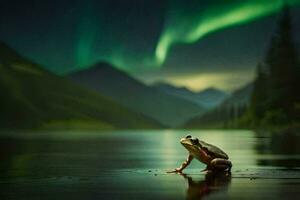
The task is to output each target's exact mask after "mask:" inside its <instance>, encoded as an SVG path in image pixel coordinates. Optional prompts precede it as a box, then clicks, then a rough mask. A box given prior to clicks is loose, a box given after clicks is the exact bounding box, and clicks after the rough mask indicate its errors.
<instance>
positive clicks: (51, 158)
mask: <svg viewBox="0 0 300 200" xmlns="http://www.w3.org/2000/svg"><path fill="white" fill-rule="evenodd" d="M187 134H190V135H193V136H195V137H198V138H199V139H201V140H204V141H206V142H208V143H212V144H214V145H216V146H218V147H220V148H221V149H223V150H224V151H225V152H226V153H227V154H228V155H229V157H230V160H231V161H232V163H233V168H232V174H231V175H228V174H219V175H212V174H205V173H204V172H200V170H202V169H204V168H205V165H204V164H202V163H200V162H198V161H197V160H193V162H192V164H191V165H190V166H189V167H188V168H187V169H186V170H185V171H184V172H185V174H184V175H180V174H167V173H166V171H168V170H171V169H174V168H175V167H178V166H179V165H180V164H181V163H182V162H183V161H184V160H185V158H186V156H187V151H186V150H185V148H184V147H183V146H182V145H181V144H180V143H179V140H180V138H181V137H184V136H186V135H187ZM0 147H1V151H0V162H1V164H0V199H5V200H6V199H43V200H47V199H53V200H54V199H72V200H76V199H85V200H89V199H203V198H205V199H266V198H272V199H291V198H297V196H300V136H299V135H295V134H290V133H286V134H262V133H260V134H258V133H255V132H253V131H249V130H197V131H183V130H153V131H149V130H147V131H145V130H140V131H139V130H134V131H132V130H130V131H129V130H127V131H107V132H100V131H54V132H50V131H49V132H47V131H40V132H37V131H35V132H30V131H26V132H13V131H3V132H2V133H1V134H0Z"/></svg>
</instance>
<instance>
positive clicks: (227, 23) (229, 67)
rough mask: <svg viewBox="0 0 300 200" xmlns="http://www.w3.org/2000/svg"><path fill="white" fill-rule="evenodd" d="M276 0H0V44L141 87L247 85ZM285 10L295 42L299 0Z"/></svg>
mask: <svg viewBox="0 0 300 200" xmlns="http://www.w3.org/2000/svg"><path fill="white" fill-rule="evenodd" d="M282 2H284V1H283V0H230V1H229V0H169V1H168V0H42V1H41V0H26V1H21V0H19V1H16V0H1V1H0V40H3V41H4V42H6V43H8V44H9V45H10V46H12V47H14V48H15V49H16V50H18V51H19V52H20V53H22V54H23V55H25V56H27V57H28V58H30V59H32V60H34V61H36V62H38V63H40V64H42V65H43V66H45V67H46V68H47V69H49V70H51V71H53V72H55V73H57V74H66V73H69V72H72V71H74V70H78V69H83V68H87V67H89V66H90V65H92V64H93V63H96V62H98V61H106V62H109V63H111V64H113V65H114V66H116V67H118V68H120V69H122V70H125V71H126V72H128V73H130V74H132V75H133V76H135V77H136V78H138V79H140V80H142V81H143V82H145V83H149V84H151V83H153V82H156V81H167V82H170V83H173V84H176V85H180V86H186V87H189V88H190V89H193V90H199V89H203V88H206V87H212V86H213V87H217V88H220V89H224V90H229V91H230V90H233V89H235V88H238V87H240V86H241V85H243V84H245V83H247V82H250V81H251V80H252V79H253V76H254V69H255V67H256V65H257V63H258V62H259V61H260V60H262V59H263V55H264V52H265V51H266V49H267V47H268V44H269V41H270V37H271V35H272V33H273V32H274V30H275V29H276V20H277V19H278V13H279V11H280V10H281V8H282V5H283V3H282ZM285 2H286V3H288V4H289V5H290V6H291V8H292V9H291V15H292V17H293V28H294V36H295V38H294V40H295V42H296V43H297V45H298V46H300V45H299V43H300V38H299V37H296V36H299V35H300V0H289V1H285Z"/></svg>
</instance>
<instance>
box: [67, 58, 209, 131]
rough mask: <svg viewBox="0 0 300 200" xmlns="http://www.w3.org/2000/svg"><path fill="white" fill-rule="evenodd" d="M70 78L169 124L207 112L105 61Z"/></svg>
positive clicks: (172, 125)
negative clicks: (150, 85)
mask: <svg viewBox="0 0 300 200" xmlns="http://www.w3.org/2000/svg"><path fill="white" fill-rule="evenodd" d="M69 78H70V79H71V80H73V81H74V82H76V83H79V84H81V85H83V86H86V87H89V88H92V89H94V90H97V91H98V92H99V93H100V94H103V95H105V96H109V97H111V98H112V99H113V100H115V101H116V102H118V103H120V104H122V105H124V106H127V107H128V108H130V109H132V110H134V111H136V112H139V113H142V114H144V115H146V116H148V117H151V118H153V119H155V120H157V121H159V122H161V123H162V124H164V125H166V126H171V127H176V126H179V125H182V124H183V123H184V122H186V121H187V120H188V119H190V118H192V117H194V116H197V115H200V114H202V113H203V112H204V109H203V108H202V107H201V106H199V105H197V104H195V103H192V102H190V101H188V100H185V99H182V98H178V97H175V96H173V95H168V94H166V93H164V92H161V91H158V90H156V89H155V88H152V87H149V86H147V85H145V84H143V83H141V82H139V81H137V80H135V79H134V78H132V77H130V76H129V75H128V74H126V73H125V72H123V71H120V70H118V69H116V68H115V67H113V66H111V65H110V64H107V63H104V62H101V63H98V64H96V65H94V66H92V67H90V68H88V69H86V70H82V71H78V72H74V73H72V74H69Z"/></svg>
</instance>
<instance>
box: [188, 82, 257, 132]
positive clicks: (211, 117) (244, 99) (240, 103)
mask: <svg viewBox="0 0 300 200" xmlns="http://www.w3.org/2000/svg"><path fill="white" fill-rule="evenodd" d="M252 89H253V84H252V83H250V84H247V85H246V86H244V87H242V88H240V89H238V90H236V91H235V92H233V93H232V94H231V95H230V96H229V97H228V98H227V99H225V100H224V101H223V103H221V104H220V105H219V106H218V107H216V108H214V109H213V110H211V111H208V112H207V113H205V114H203V115H201V116H197V117H195V118H193V119H191V120H189V121H188V122H187V123H186V124H185V125H184V127H185V128H207V127H218V128H221V127H222V128H223V127H226V126H227V124H228V123H230V122H233V121H234V120H235V119H238V118H239V117H241V116H242V115H243V114H244V112H245V110H246V108H247V106H248V105H249V102H250V98H251V93H252Z"/></svg>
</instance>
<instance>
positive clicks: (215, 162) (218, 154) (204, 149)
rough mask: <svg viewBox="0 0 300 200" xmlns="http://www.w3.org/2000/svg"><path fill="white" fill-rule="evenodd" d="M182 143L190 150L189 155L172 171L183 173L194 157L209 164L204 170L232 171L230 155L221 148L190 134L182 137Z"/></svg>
mask: <svg viewBox="0 0 300 200" xmlns="http://www.w3.org/2000/svg"><path fill="white" fill-rule="evenodd" d="M180 143H181V144H182V145H183V146H184V147H185V148H186V149H187V150H188V151H189V155H188V157H187V159H186V161H185V162H183V163H182V165H181V166H180V167H178V168H176V169H175V170H173V171H171V173H172V172H175V173H176V172H179V173H181V172H182V170H183V169H185V168H186V167H187V166H188V165H189V164H190V163H191V161H192V160H193V159H194V158H196V159H197V160H199V161H200V162H202V163H204V164H206V165H207V167H206V169H204V170H202V171H228V172H230V171H231V167H232V164H231V162H230V161H229V160H228V158H229V157H228V155H227V154H226V153H225V152H224V151H222V150H221V149H220V148H218V147H216V146H214V145H211V144H208V143H206V142H203V141H201V140H199V139H198V138H193V137H192V136H190V135H188V136H186V137H184V138H182V139H181V140H180Z"/></svg>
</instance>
